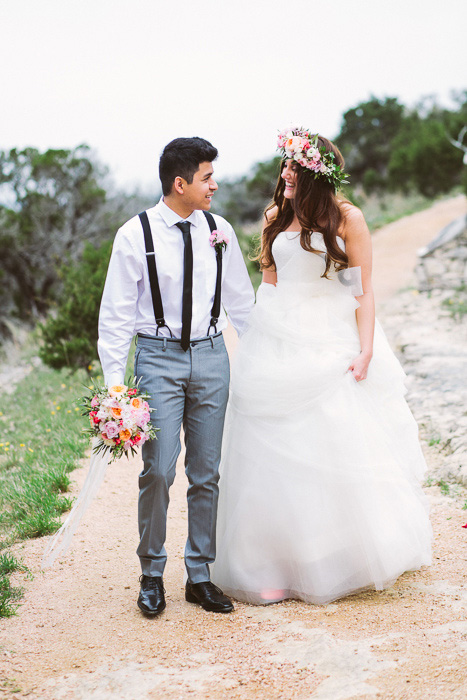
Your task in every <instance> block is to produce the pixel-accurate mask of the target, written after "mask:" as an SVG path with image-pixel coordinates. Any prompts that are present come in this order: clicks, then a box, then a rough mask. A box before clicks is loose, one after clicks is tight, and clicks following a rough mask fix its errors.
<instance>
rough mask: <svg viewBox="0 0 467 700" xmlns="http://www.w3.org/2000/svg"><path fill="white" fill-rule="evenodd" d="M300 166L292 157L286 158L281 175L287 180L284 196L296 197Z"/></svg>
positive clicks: (287, 197)
mask: <svg viewBox="0 0 467 700" xmlns="http://www.w3.org/2000/svg"><path fill="white" fill-rule="evenodd" d="M298 167H299V166H298V165H297V164H296V163H295V162H294V161H293V160H292V159H291V158H289V159H288V160H286V161H285V162H284V165H283V166H282V173H281V177H282V178H283V179H284V180H285V190H284V197H285V198H286V199H293V198H294V192H295V181H296V179H297V168H298Z"/></svg>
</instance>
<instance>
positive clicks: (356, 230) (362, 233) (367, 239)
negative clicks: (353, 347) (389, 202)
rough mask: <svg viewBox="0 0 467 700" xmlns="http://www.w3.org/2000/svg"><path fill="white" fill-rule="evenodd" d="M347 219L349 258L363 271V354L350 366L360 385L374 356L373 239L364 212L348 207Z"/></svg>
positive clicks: (359, 313)
mask: <svg viewBox="0 0 467 700" xmlns="http://www.w3.org/2000/svg"><path fill="white" fill-rule="evenodd" d="M345 216H346V218H345V223H344V227H343V233H342V237H343V239H344V241H345V252H346V253H347V255H348V257H349V267H360V268H361V270H362V288H363V294H362V296H359V297H357V301H358V302H359V304H360V306H359V308H358V309H357V311H356V315H357V325H358V333H359V336H360V348H361V352H360V354H359V355H358V356H357V357H356V358H355V359H354V360H353V362H351V364H350V366H349V370H350V371H351V372H352V374H353V376H354V377H355V379H356V380H357V381H358V382H359V381H361V380H362V379H366V376H367V372H368V365H369V364H370V361H371V358H372V356H373V336H374V330H375V299H374V294H373V285H372V283H371V235H370V231H369V230H368V226H367V225H366V221H365V219H364V216H363V214H362V212H361V211H360V209H357V208H356V207H348V208H346V213H345Z"/></svg>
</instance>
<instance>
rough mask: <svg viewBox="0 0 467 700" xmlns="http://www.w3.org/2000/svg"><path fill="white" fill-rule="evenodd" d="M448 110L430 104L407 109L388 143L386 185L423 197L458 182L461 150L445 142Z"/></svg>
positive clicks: (450, 115) (449, 187) (449, 117)
mask: <svg viewBox="0 0 467 700" xmlns="http://www.w3.org/2000/svg"><path fill="white" fill-rule="evenodd" d="M452 116H453V115H452V113H451V112H449V111H448V110H441V109H439V108H438V106H437V105H436V104H433V105H432V107H431V110H430V111H428V112H426V113H425V114H423V111H422V115H421V114H420V111H419V110H418V109H416V110H413V111H412V112H410V113H409V114H408V115H407V117H406V119H405V121H404V124H403V125H402V128H401V130H400V132H399V134H398V135H397V136H396V137H395V138H394V140H393V141H392V144H391V158H390V161H389V167H388V171H389V185H390V186H391V187H392V188H393V189H399V190H403V191H404V190H405V191H407V190H408V189H415V190H417V191H418V192H420V193H421V194H423V195H424V196H425V197H433V196H435V195H437V194H440V193H444V192H449V191H450V190H451V189H452V188H453V187H455V186H456V185H458V184H459V183H460V181H461V173H462V159H463V153H462V152H461V151H460V150H456V149H455V148H454V147H453V146H452V145H451V143H450V142H449V135H448V126H449V125H452V124H454V123H455V121H456V120H453V119H452Z"/></svg>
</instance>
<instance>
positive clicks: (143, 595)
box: [138, 574, 165, 617]
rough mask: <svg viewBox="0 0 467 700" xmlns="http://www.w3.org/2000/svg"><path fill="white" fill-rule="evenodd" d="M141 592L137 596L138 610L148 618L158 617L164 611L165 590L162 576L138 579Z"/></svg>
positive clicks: (143, 576)
mask: <svg viewBox="0 0 467 700" xmlns="http://www.w3.org/2000/svg"><path fill="white" fill-rule="evenodd" d="M139 580H140V583H141V590H140V592H139V596H138V608H139V609H140V610H141V611H142V612H143V613H144V614H145V615H147V616H148V617H154V616H155V615H159V614H160V613H161V612H162V611H163V610H164V609H165V596H164V593H165V589H164V584H163V583H162V576H145V575H144V574H143V575H142V576H141V577H140V579H139Z"/></svg>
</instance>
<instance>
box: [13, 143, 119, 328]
mask: <svg viewBox="0 0 467 700" xmlns="http://www.w3.org/2000/svg"><path fill="white" fill-rule="evenodd" d="M104 174H105V171H104V169H103V168H102V167H101V166H99V165H98V164H97V163H95V162H94V161H93V159H92V157H91V153H90V150H89V148H88V147H87V146H84V145H83V146H78V147H77V148H75V149H73V150H63V149H49V150H47V151H45V152H44V153H41V152H40V151H39V150H38V149H36V148H25V149H24V150H22V151H20V150H18V149H16V148H13V149H12V150H10V151H9V152H0V184H1V185H2V186H3V187H2V191H3V193H4V201H7V202H9V203H10V206H2V207H0V222H1V233H0V244H1V247H2V250H3V251H4V255H2V259H1V261H0V269H1V270H2V273H3V276H4V277H6V278H8V280H9V282H10V287H11V289H12V298H11V300H10V302H11V303H12V304H13V305H14V308H15V313H16V314H17V315H18V316H19V317H20V318H23V319H27V318H29V317H31V316H33V317H34V316H37V315H40V314H42V313H44V311H45V310H46V309H47V307H48V304H49V300H50V298H51V296H52V295H53V293H54V291H55V288H56V286H57V264H60V262H61V261H62V260H63V259H64V258H65V257H66V256H67V255H72V256H76V255H77V254H79V253H80V251H81V247H82V242H83V240H86V239H90V238H94V237H95V236H96V235H97V234H98V233H99V229H97V226H96V225H97V224H98V222H97V218H98V217H97V214H98V212H99V211H100V210H101V209H102V206H103V204H104V202H105V199H106V192H105V190H104V188H103V186H102V184H101V181H102V179H103V177H104ZM99 223H101V222H99Z"/></svg>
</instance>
